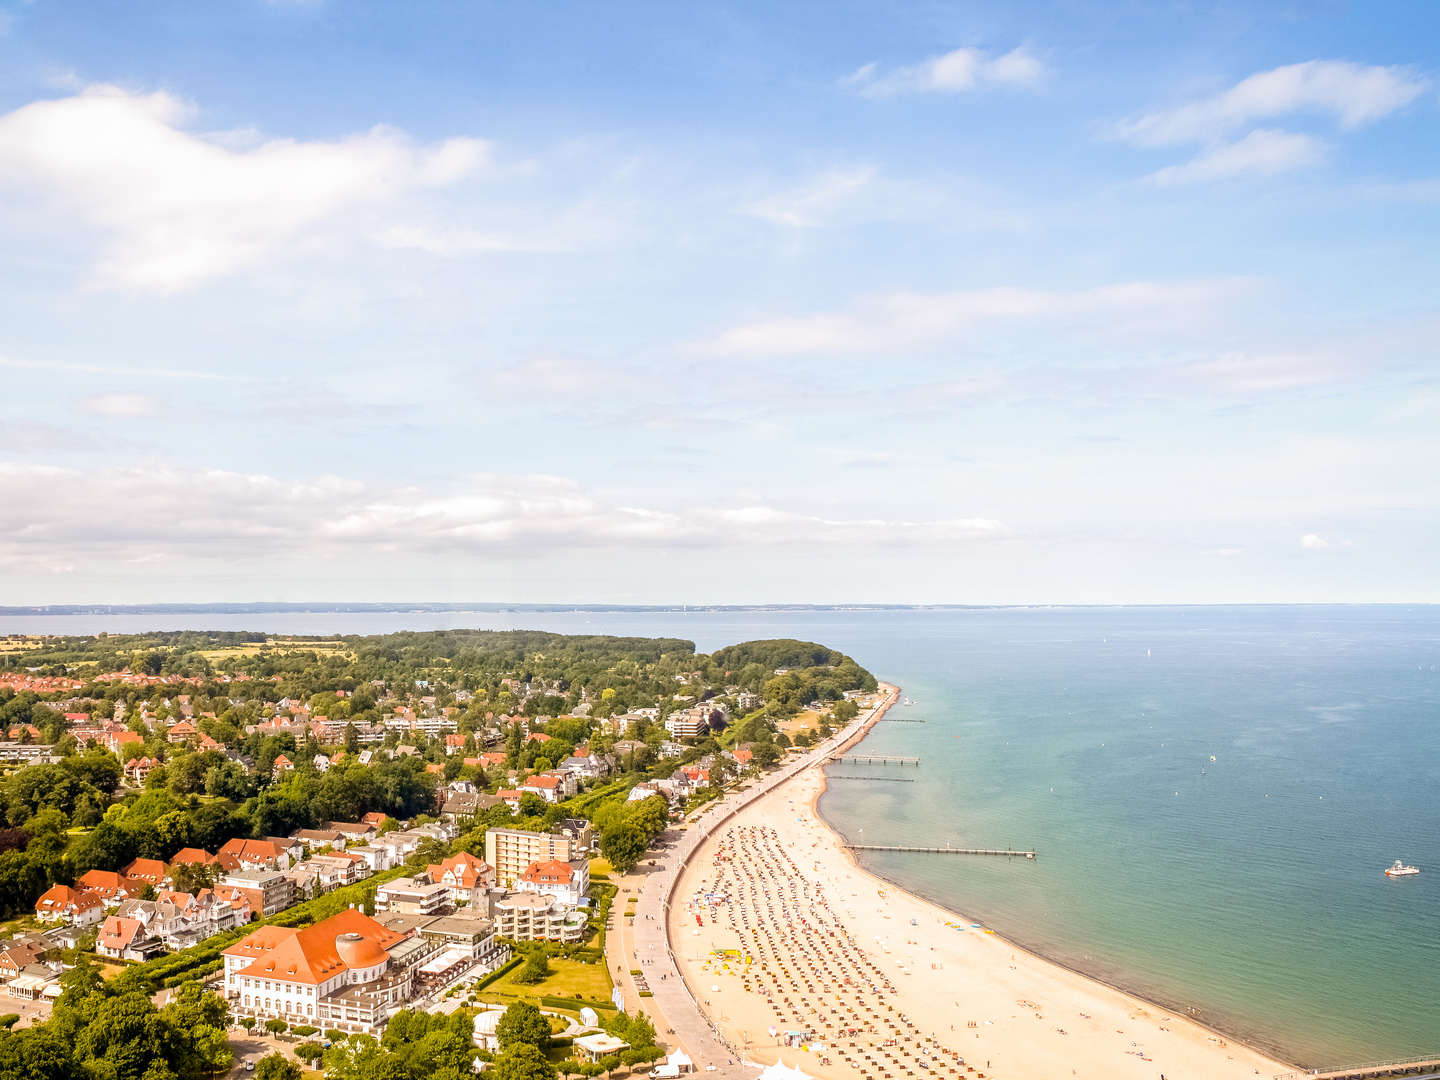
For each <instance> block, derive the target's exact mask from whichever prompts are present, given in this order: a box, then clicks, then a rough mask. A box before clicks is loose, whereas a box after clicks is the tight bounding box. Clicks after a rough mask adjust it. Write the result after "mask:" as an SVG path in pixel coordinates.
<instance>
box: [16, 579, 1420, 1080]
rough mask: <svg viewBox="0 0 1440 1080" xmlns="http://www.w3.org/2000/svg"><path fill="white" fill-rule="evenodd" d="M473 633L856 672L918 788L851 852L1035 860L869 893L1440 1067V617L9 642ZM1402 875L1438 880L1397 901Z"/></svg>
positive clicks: (704, 615) (574, 616)
mask: <svg viewBox="0 0 1440 1080" xmlns="http://www.w3.org/2000/svg"><path fill="white" fill-rule="evenodd" d="M455 626H477V627H485V628H495V629H504V628H511V627H523V628H533V629H545V630H554V631H557V632H562V633H615V634H642V635H673V636H677V637H685V638H689V639H692V640H694V641H695V642H696V644H697V646H698V647H699V648H701V649H702V650H712V649H715V648H718V647H719V646H721V645H726V644H730V643H733V642H736V641H741V640H745V639H748V638H758V637H799V638H807V639H812V640H816V641H820V642H823V643H825V644H827V645H830V646H832V647H835V648H839V649H843V650H844V651H846V652H848V653H850V654H851V655H853V656H854V657H855V658H856V659H857V660H858V661H859V662H860V663H862V664H864V665H865V666H866V667H868V668H869V669H870V670H872V671H874V672H875V673H876V675H877V676H879V677H881V678H883V679H886V680H888V681H890V682H894V683H898V684H899V685H900V686H901V688H902V693H904V694H905V695H907V696H909V697H910V698H912V699H913V700H914V704H913V705H911V706H908V707H906V706H897V707H896V708H895V709H894V710H892V713H891V716H892V717H894V718H895V719H894V721H891V720H887V721H882V722H881V723H880V724H879V725H877V727H876V730H875V731H874V732H873V733H872V734H871V735H870V736H869V737H868V738H867V739H866V740H865V742H864V743H863V744H862V746H861V748H860V749H859V751H858V752H860V753H870V754H884V753H891V754H903V755H915V756H918V757H920V758H921V759H922V764H921V765H920V767H919V768H909V769H907V770H905V771H903V772H902V771H901V770H900V768H899V767H896V766H891V767H889V768H888V770H887V769H885V768H855V767H851V766H843V767H834V768H832V769H831V770H830V771H831V775H832V777H838V776H844V775H857V774H865V775H876V774H878V775H882V776H884V775H890V776H904V777H906V778H908V779H910V780H912V781H914V782H912V783H893V782H892V783H884V782H868V781H865V780H835V781H834V782H832V783H831V784H830V786H829V789H828V792H827V794H826V795H825V797H824V798H823V799H822V800H821V803H820V810H821V812H822V814H823V815H824V816H825V818H826V819H827V820H828V821H829V822H831V824H832V825H834V826H835V827H836V828H837V829H839V830H840V831H841V833H842V834H843V835H845V836H846V837H847V838H848V839H850V840H851V841H852V842H861V841H862V840H863V842H865V843H907V844H925V845H939V846H944V845H945V844H946V843H947V842H948V843H952V844H954V845H955V846H979V847H1006V846H1011V847H1017V848H1035V849H1036V850H1038V851H1039V853H1040V857H1039V859H1038V860H1036V861H1035V862H1033V863H1030V862H1026V861H1024V860H1020V859H1016V860H1010V859H1004V858H989V857H967V856H945V855H892V854H886V855H874V856H872V855H867V856H865V857H864V860H865V865H866V866H867V867H868V868H869V869H871V870H873V871H874V872H876V873H879V874H882V875H884V876H886V877H889V878H891V879H892V880H894V881H896V882H897V883H900V884H902V885H904V886H905V887H906V888H909V889H911V890H912V891H915V892H917V893H920V894H922V895H924V896H926V897H927V898H929V899H932V900H934V901H936V902H938V903H941V904H943V905H945V906H947V907H951V908H954V909H956V910H958V911H960V912H963V913H964V914H966V915H968V916H971V917H973V918H975V919H976V920H977V921H983V922H984V923H985V924H986V925H987V926H990V927H993V928H994V929H995V930H997V931H998V932H1000V933H1002V934H1004V935H1006V936H1007V937H1010V938H1011V939H1013V940H1015V941H1017V942H1019V943H1021V944H1023V945H1025V946H1027V947H1029V948H1031V949H1033V950H1035V951H1036V952H1039V953H1041V954H1043V955H1046V956H1050V957H1052V958H1055V959H1057V960H1059V961H1061V962H1063V963H1066V964H1069V965H1071V966H1073V967H1075V968H1077V969H1079V970H1081V971H1084V972H1086V973H1089V974H1092V975H1095V976H1097V977H1100V978H1103V979H1105V980H1106V981H1109V982H1111V983H1113V984H1115V985H1118V986H1121V987H1123V988H1125V989H1129V990H1133V991H1135V992H1137V993H1140V994H1142V995H1144V996H1146V997H1149V998H1151V999H1153V1000H1156V1001H1158V1002H1160V1003H1162V1004H1164V1005H1166V1006H1167V1007H1169V1008H1173V1009H1176V1010H1177V1011H1183V1010H1185V1009H1187V1008H1194V1009H1195V1010H1197V1011H1196V1014H1195V1015H1196V1016H1197V1018H1198V1019H1201V1020H1202V1021H1204V1022H1207V1023H1209V1024H1211V1025H1214V1026H1216V1027H1219V1028H1221V1029H1223V1030H1225V1031H1228V1032H1231V1033H1233V1034H1234V1035H1236V1036H1237V1037H1246V1038H1249V1039H1250V1040H1252V1041H1254V1042H1255V1043H1256V1044H1257V1045H1259V1046H1261V1047H1262V1048H1264V1049H1266V1050H1269V1051H1271V1052H1273V1053H1275V1054H1277V1055H1278V1056H1280V1057H1282V1058H1285V1059H1287V1060H1293V1061H1296V1062H1297V1063H1301V1064H1305V1065H1314V1066H1324V1065H1331V1064H1340V1063H1353V1062H1359V1061H1368V1060H1376V1059H1385V1058H1394V1057H1402V1056H1417V1055H1422V1054H1427V1055H1430V1054H1436V1053H1440V797H1437V792H1440V670H1437V667H1440V609H1437V608H1427V607H1417V608H1405V607H1233V608H1099V609H996V610H966V611H888V612H875V611H871V612H846V611H836V612H780V611H776V612H765V611H738V612H737V611H731V612H691V613H688V614H687V613H680V612H543V613H527V612H504V613H495V612H444V613H426V612H393V613H323V612H316V613H268V614H263V615H239V616H236V615H209V616H207V615H192V614H185V615H122V616H79V615H77V616H40V617H34V616H25V617H7V618H4V619H0V632H20V633H94V632H97V631H99V630H108V631H110V632H116V633H124V632H133V631H138V630H142V629H162V628H163V629H184V628H194V629H201V628H204V629H258V630H267V631H271V632H277V633H302V634H306V633H308V634H331V633H383V632H386V631H390V630H399V629H417V630H423V629H439V628H442V627H455ZM902 719H905V720H923V721H925V723H923V724H921V723H901V722H898V721H899V720H902ZM1212 755H1213V757H1214V759H1215V760H1214V761H1211V760H1210V759H1211V757H1212ZM862 830H863V834H862ZM1397 858H1403V859H1404V860H1405V861H1406V862H1408V863H1412V864H1414V865H1417V866H1420V867H1421V868H1422V869H1423V870H1424V871H1425V872H1424V873H1422V874H1420V875H1419V876H1418V877H1415V878H1409V879H1404V880H1389V879H1387V878H1385V877H1384V876H1383V873H1382V871H1383V870H1384V868H1385V867H1386V866H1388V865H1389V864H1390V863H1391V862H1392V861H1394V860H1395V859H1397ZM965 932H968V931H965Z"/></svg>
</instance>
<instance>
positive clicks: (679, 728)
mask: <svg viewBox="0 0 1440 1080" xmlns="http://www.w3.org/2000/svg"><path fill="white" fill-rule="evenodd" d="M665 730H666V731H668V732H669V733H670V734H671V735H673V736H674V737H675V738H677V739H698V738H699V737H700V736H701V735H707V734H709V732H710V708H709V706H705V705H701V706H697V707H696V708H693V709H685V710H684V711H683V712H676V713H671V714H670V715H669V716H667V717H666V718H665Z"/></svg>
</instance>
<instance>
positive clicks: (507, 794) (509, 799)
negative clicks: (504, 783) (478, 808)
mask: <svg viewBox="0 0 1440 1080" xmlns="http://www.w3.org/2000/svg"><path fill="white" fill-rule="evenodd" d="M524 794H525V792H523V791H517V790H515V789H514V788H501V789H500V790H499V791H497V792H495V797H496V798H497V799H499V800H500V801H501V802H503V803H504V804H505V805H506V806H508V807H510V809H511V810H519V809H520V796H521V795H524Z"/></svg>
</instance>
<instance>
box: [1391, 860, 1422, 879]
mask: <svg viewBox="0 0 1440 1080" xmlns="http://www.w3.org/2000/svg"><path fill="white" fill-rule="evenodd" d="M1418 873H1420V868H1419V867H1418V866H1406V865H1405V864H1404V863H1403V862H1401V861H1400V860H1399V859H1396V860H1395V865H1394V866H1392V867H1389V868H1388V869H1387V870H1386V871H1385V876H1386V877H1413V876H1414V875H1416V874H1418Z"/></svg>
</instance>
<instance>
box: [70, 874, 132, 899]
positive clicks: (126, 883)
mask: <svg viewBox="0 0 1440 1080" xmlns="http://www.w3.org/2000/svg"><path fill="white" fill-rule="evenodd" d="M75 888H77V889H80V890H82V891H84V892H87V893H89V894H90V895H91V896H94V897H95V898H96V899H98V900H99V901H101V903H103V904H104V905H105V906H106V907H107V908H114V907H118V906H119V904H120V902H121V901H122V900H132V899H135V898H137V897H138V896H139V895H140V894H141V893H142V892H144V891H145V886H144V885H140V884H136V883H135V882H133V881H130V880H129V879H128V878H125V877H123V876H122V875H120V874H117V873H115V872H114V871H113V870H86V871H85V873H83V874H81V875H80V877H79V878H78V879H77V880H76V882H75Z"/></svg>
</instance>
